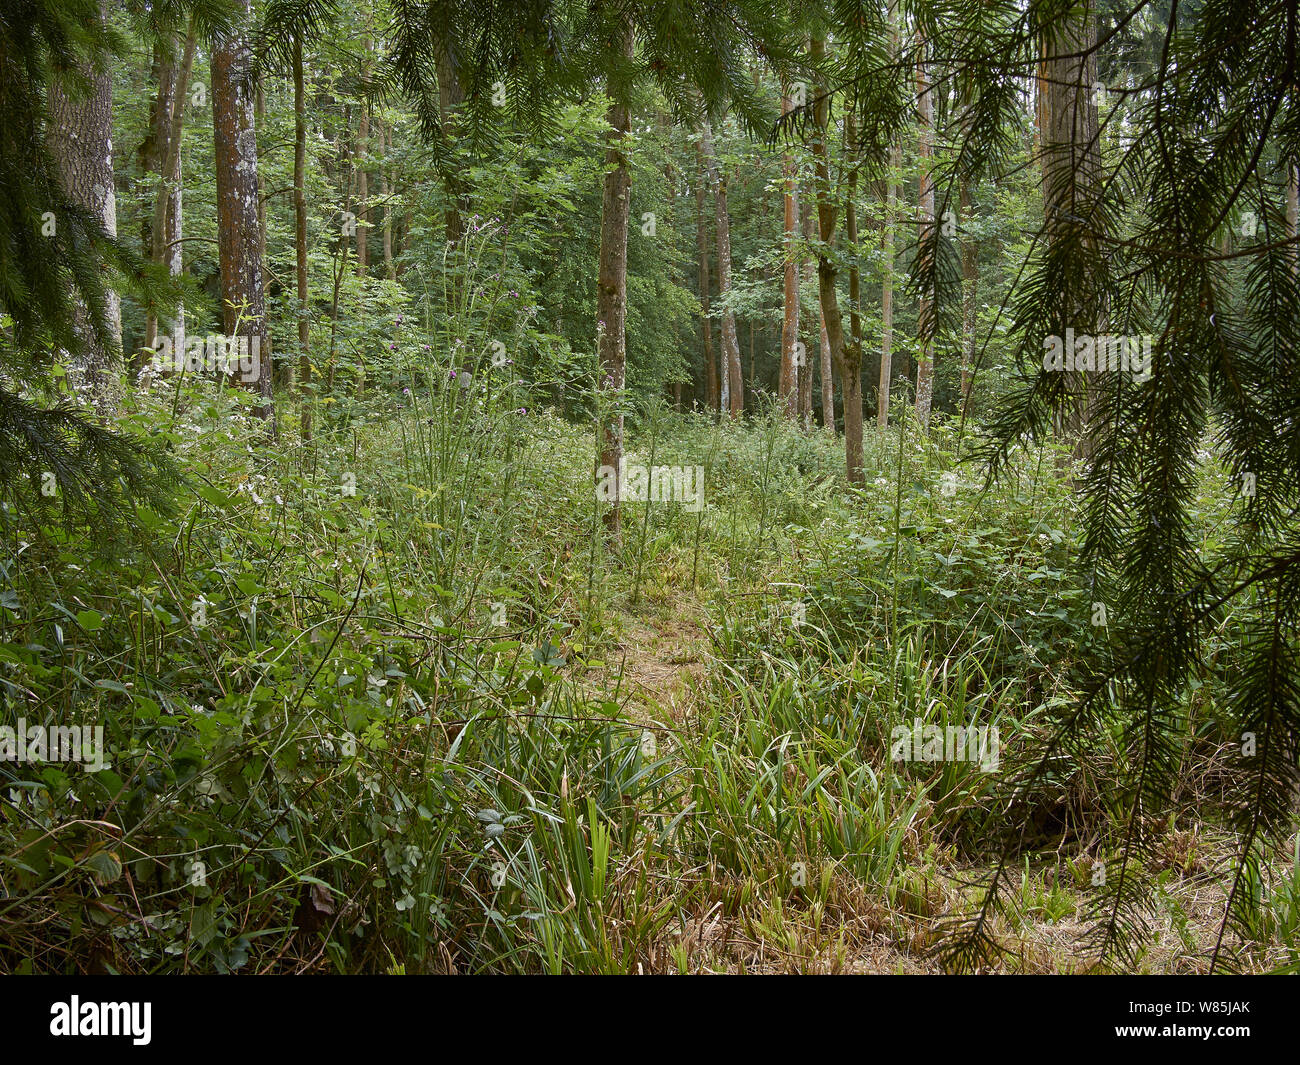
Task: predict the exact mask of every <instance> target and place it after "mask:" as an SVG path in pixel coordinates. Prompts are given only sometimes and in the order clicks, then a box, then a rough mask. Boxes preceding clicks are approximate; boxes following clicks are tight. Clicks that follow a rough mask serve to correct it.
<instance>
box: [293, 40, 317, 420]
mask: <svg viewBox="0 0 1300 1065" xmlns="http://www.w3.org/2000/svg"><path fill="white" fill-rule="evenodd" d="M306 177H307V88H306V84H305V79H304V77H303V70H302V37H301V36H300V35H298V34H294V38H293V250H294V257H295V259H296V270H295V273H296V275H297V282H298V386H299V389H300V391H301V393H302V439H303V442H304V443H310V442H311V419H312V403H313V399H314V397H313V395H312V384H311V322H310V321H309V319H308V314H309V303H308V289H307V192H306V188H305V186H306Z"/></svg>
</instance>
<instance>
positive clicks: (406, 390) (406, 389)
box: [402, 388, 411, 396]
mask: <svg viewBox="0 0 1300 1065" xmlns="http://www.w3.org/2000/svg"><path fill="white" fill-rule="evenodd" d="M410 394H411V390H410V389H409V388H404V389H402V395H404V396H409V395H410Z"/></svg>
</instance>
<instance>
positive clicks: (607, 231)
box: [596, 21, 633, 538]
mask: <svg viewBox="0 0 1300 1065" xmlns="http://www.w3.org/2000/svg"><path fill="white" fill-rule="evenodd" d="M621 43H622V49H623V54H624V55H625V56H627V57H629V58H630V57H631V56H632V48H633V32H632V24H631V22H630V21H627V22H625V24H624V28H623V40H622V42H621ZM610 95H611V101H610V105H609V112H608V116H607V121H608V123H609V132H608V134H607V135H606V142H605V186H604V190H603V195H602V198H601V214H600V263H599V266H598V270H597V276H596V318H597V323H596V336H597V345H598V347H597V350H598V353H599V359H600V376H601V385H602V387H603V388H604V389H605V390H606V391H607V392H609V393H610V395H611V397H612V399H613V402H614V403H615V404H616V405H617V409H616V410H613V411H608V412H607V413H606V414H605V416H604V417H603V418H602V421H601V424H600V427H599V430H598V431H599V435H600V465H601V466H602V467H606V468H607V469H609V470H612V471H613V485H614V493H613V498H612V500H611V504H612V505H611V506H610V508H609V510H607V511H606V512H605V516H604V521H605V527H606V529H607V530H608V531H609V534H610V535H611V537H614V538H617V537H618V536H619V533H620V531H621V529H620V517H621V513H622V511H621V508H620V496H621V495H622V491H623V485H622V482H621V474H622V469H621V465H622V459H623V410H622V393H623V383H624V375H625V373H626V366H627V335H626V324H627V227H628V219H629V217H630V212H631V190H632V172H631V169H630V168H629V167H628V160H627V153H626V151H625V142H626V140H627V136H628V134H629V132H631V128H632V124H631V122H632V119H631V112H630V109H629V107H628V104H627V101H626V100H622V99H619V98H618V96H617V95H616V93H615V92H614V91H613V88H612V86H611V93H610ZM597 476H598V482H597V483H599V471H597Z"/></svg>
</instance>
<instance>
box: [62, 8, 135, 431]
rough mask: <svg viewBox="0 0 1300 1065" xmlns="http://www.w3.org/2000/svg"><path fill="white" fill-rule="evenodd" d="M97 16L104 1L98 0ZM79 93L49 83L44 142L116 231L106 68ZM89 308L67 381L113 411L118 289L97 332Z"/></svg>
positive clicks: (92, 74)
mask: <svg viewBox="0 0 1300 1065" xmlns="http://www.w3.org/2000/svg"><path fill="white" fill-rule="evenodd" d="M100 17H101V19H105V20H106V19H107V5H106V4H104V3H102V2H101V5H100ZM78 73H79V75H80V76H81V78H83V79H84V86H82V87H84V88H86V89H88V91H79V88H81V87H77V86H74V84H73V83H72V79H69V81H67V82H64V81H62V80H60V79H57V78H56V79H54V80H52V81H51V82H50V90H49V97H48V106H49V119H50V123H49V131H48V135H47V136H48V144H49V148H50V153H51V155H52V156H53V158H54V162H55V166H56V168H57V172H58V175H59V181H60V183H61V184H62V186H63V190H64V193H65V194H66V195H67V196H68V198H69V199H70V200H71V201H72V202H73V203H75V204H76V205H77V206H78V207H80V208H81V209H82V210H84V211H86V212H88V213H89V214H91V215H93V216H94V217H95V218H98V219H99V221H100V224H101V225H102V226H103V227H104V230H105V231H106V232H107V233H109V234H110V235H112V236H116V235H117V198H116V196H115V194H114V191H113V128H112V112H113V86H112V81H111V77H110V72H109V68H108V66H107V65H104V66H103V67H102V68H100V69H92V68H87V69H84V70H81V71H79V72H78ZM91 313H92V312H91V310H90V309H89V308H87V307H85V306H84V305H81V304H80V302H78V306H77V309H76V317H75V324H74V328H75V330H76V334H77V337H78V339H79V340H80V342H81V347H82V350H81V351H80V352H78V353H76V355H75V357H74V359H73V365H72V368H71V373H70V374H69V378H70V383H71V384H72V385H73V387H74V389H76V390H78V391H80V390H83V389H84V390H85V391H86V392H87V393H88V394H89V398H90V399H91V401H92V402H93V403H94V405H95V407H96V408H97V409H98V410H99V411H100V412H101V413H103V414H110V413H112V412H113V410H114V409H116V406H117V402H118V399H119V396H118V379H117V370H118V366H119V364H120V359H121V350H122V304H121V300H120V298H119V297H118V295H117V293H116V292H114V291H112V290H111V289H109V290H108V291H107V292H106V293H105V301H104V307H103V324H104V326H105V329H103V330H102V331H101V330H96V329H95V328H93V327H92V323H91V320H90V314H91Z"/></svg>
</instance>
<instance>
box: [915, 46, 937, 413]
mask: <svg viewBox="0 0 1300 1065" xmlns="http://www.w3.org/2000/svg"><path fill="white" fill-rule="evenodd" d="M916 113H917V125H918V127H919V129H918V133H917V155H918V157H919V158H918V160H917V164H918V168H919V180H918V193H919V200H920V205H919V206H920V221H921V229H920V241H919V244H918V247H919V248H920V255H921V256H922V257H923V266H922V269H923V270H925V271H930V270H932V269H933V253H934V237H935V231H934V178H933V176H932V175H931V173H930V160H931V157H932V156H933V154H934V149H933V139H934V97H933V95H932V94H931V92H930V75H929V73H928V71H927V70H926V65H925V38H924V37H923V36H921V33H920V31H919V30H918V31H917V34H916ZM934 303H935V300H934V290H933V288H932V287H927V288H926V289H924V290H923V291H922V292H921V297H920V300H919V304H918V307H917V323H916V331H917V355H916V417H917V420H919V421H920V423H921V424H922V425H923V426H928V425H929V424H930V406H931V402H932V401H933V398H934V327H935V306H934Z"/></svg>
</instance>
